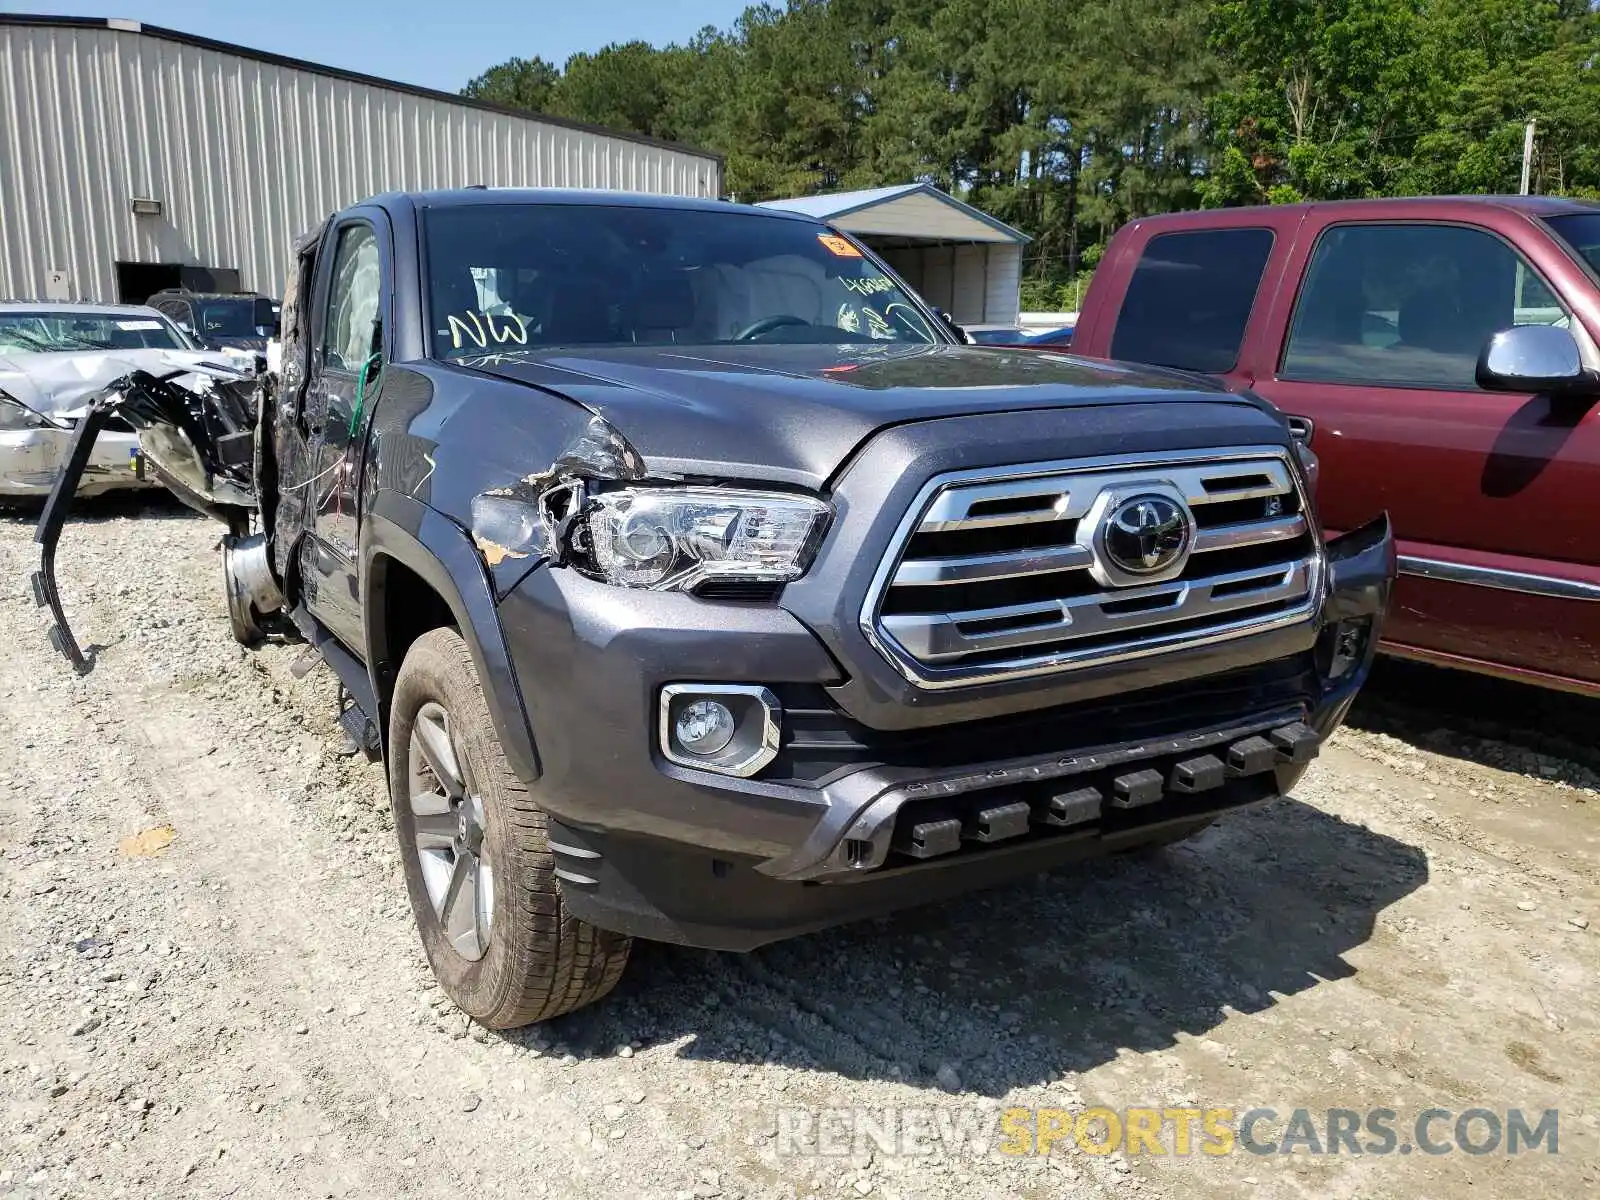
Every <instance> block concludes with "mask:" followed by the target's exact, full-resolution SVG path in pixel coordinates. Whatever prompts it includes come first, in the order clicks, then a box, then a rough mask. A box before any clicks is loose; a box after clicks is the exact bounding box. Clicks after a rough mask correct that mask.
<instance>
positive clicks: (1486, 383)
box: [1477, 325, 1600, 400]
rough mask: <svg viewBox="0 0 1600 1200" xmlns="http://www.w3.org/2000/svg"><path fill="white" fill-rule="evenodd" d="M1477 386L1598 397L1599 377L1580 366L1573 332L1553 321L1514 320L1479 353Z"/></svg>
mask: <svg viewBox="0 0 1600 1200" xmlns="http://www.w3.org/2000/svg"><path fill="white" fill-rule="evenodd" d="M1477 379H1478V386H1479V387H1481V388H1484V389H1485V390H1487V391H1491V392H1540V393H1543V394H1545V395H1548V396H1551V397H1562V398H1579V397H1581V398H1583V399H1588V400H1592V399H1595V398H1597V397H1600V378H1597V377H1596V374H1595V372H1593V371H1591V370H1589V369H1588V368H1587V367H1585V366H1584V365H1583V355H1582V353H1581V352H1580V351H1579V349H1578V340H1577V339H1576V338H1575V337H1573V336H1572V331H1571V330H1568V329H1561V328H1559V327H1557V326H1555V325H1517V326H1514V327H1512V328H1511V329H1502V330H1501V331H1500V332H1499V333H1497V334H1495V335H1494V336H1493V337H1492V338H1490V339H1489V344H1488V345H1487V346H1485V347H1484V348H1483V353H1482V354H1480V355H1479V356H1478V370H1477Z"/></svg>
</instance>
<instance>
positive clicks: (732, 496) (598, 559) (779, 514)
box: [572, 487, 832, 592]
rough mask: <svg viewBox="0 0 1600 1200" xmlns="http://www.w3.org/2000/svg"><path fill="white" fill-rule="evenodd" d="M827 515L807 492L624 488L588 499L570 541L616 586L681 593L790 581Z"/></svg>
mask: <svg viewBox="0 0 1600 1200" xmlns="http://www.w3.org/2000/svg"><path fill="white" fill-rule="evenodd" d="M831 514H832V509H831V508H829V506H828V505H827V504H826V503H824V502H823V501H821V500H817V499H814V498H812V497H809V496H791V495H784V494H781V493H776V492H747V491H734V490H732V489H723V488H695V487H682V488H622V489H619V490H617V491H610V492H600V493H597V494H595V495H593V496H591V497H590V500H589V504H588V506H587V507H586V508H585V509H584V511H583V514H582V516H581V517H580V518H579V520H580V524H579V526H578V527H577V528H576V529H575V531H574V539H573V542H572V545H573V549H574V552H575V553H576V555H577V558H578V565H579V566H580V567H582V568H583V569H584V570H585V571H586V573H588V574H590V575H593V576H594V577H596V578H598V579H603V580H605V581H606V582H607V583H612V584H616V585H618V586H619V587H630V588H651V589H655V590H657V591H685V592H686V591H693V590H694V589H695V588H696V587H697V586H698V585H700V584H701V583H704V582H706V581H709V580H727V579H737V580H744V581H749V582H754V583H787V582H789V581H790V580H792V579H798V578H799V577H800V576H801V575H803V574H805V570H806V568H807V567H808V566H810V565H811V558H812V556H813V555H814V554H815V553H816V549H817V545H818V544H819V543H820V542H821V540H822V534H823V532H824V531H825V530H826V529H827V524H828V518H829V516H830V515H831Z"/></svg>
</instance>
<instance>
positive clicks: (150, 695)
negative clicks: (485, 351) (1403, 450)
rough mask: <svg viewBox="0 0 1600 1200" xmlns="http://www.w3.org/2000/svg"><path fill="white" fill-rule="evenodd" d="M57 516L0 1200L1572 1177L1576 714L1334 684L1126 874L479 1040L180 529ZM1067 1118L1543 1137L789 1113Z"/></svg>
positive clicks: (1, 1065) (1591, 1086) (25, 695)
mask: <svg viewBox="0 0 1600 1200" xmlns="http://www.w3.org/2000/svg"><path fill="white" fill-rule="evenodd" d="M86 509H87V511H86V512H85V513H84V514H83V516H84V519H83V520H81V521H79V522H78V523H76V524H74V525H73V526H72V527H71V528H70V529H69V530H68V534H67V537H66V538H65V540H64V542H63V546H62V551H61V574H62V584H63V590H64V594H65V596H66V597H67V604H68V607H69V610H70V611H71V612H72V613H73V615H74V617H75V626H76V628H77V630H78V632H79V635H80V637H81V639H82V640H83V642H84V643H85V644H86V645H87V644H94V645H96V646H98V647H99V649H98V650H97V655H98V665H97V667H96V669H95V670H94V672H93V673H92V674H90V675H89V676H88V677H86V678H84V679H77V678H75V677H74V676H73V675H72V674H71V672H70V671H69V670H68V668H67V666H66V663H65V662H64V660H62V659H60V658H58V657H55V656H54V655H53V654H52V652H51V651H50V649H49V648H48V645H47V644H46V642H45V638H44V622H43V619H42V615H41V614H39V613H38V612H36V610H34V608H33V607H32V604H31V601H30V600H29V599H28V598H27V594H26V593H27V588H26V575H27V572H28V571H29V570H31V569H32V566H33V562H34V547H33V546H32V544H31V534H32V525H31V521H30V520H28V519H26V518H18V517H15V516H14V515H13V516H4V515H0V628H3V629H4V630H5V633H6V636H5V637H4V638H0V713H3V715H4V721H3V722H0V928H3V942H0V950H3V957H0V1006H3V1008H4V1010H5V1011H6V1013H7V1014H8V1017H7V1019H6V1020H5V1021H4V1022H3V1024H0V1194H13V1193H14V1194H17V1195H26V1196H35V1195H37V1196H60V1195H73V1196H78V1195H82V1196H103V1195H112V1196H119V1195H127V1196H140V1197H144V1196H180V1195H181V1196H187V1195H204V1196H263V1197H268V1196H270V1197H286V1196H318V1197H321V1196H436V1195H438V1196H443V1195H459V1194H462V1193H463V1192H470V1193H471V1194H474V1195H482V1196H502V1195H503V1196H524V1195H529V1194H532V1195H535V1196H597V1197H599V1196H606V1197H610V1196H635V1195H637V1196H652V1197H654V1196H665V1197H715V1196H726V1197H730V1198H734V1197H741V1196H744V1197H758V1196H759V1197H765V1196H795V1197H799V1196H817V1197H836V1196H846V1197H848V1196H883V1197H892V1196H900V1197H913V1196H923V1197H929V1198H933V1197H965V1196H974V1197H990V1196H992V1197H1011V1196H1030V1197H1032V1196H1038V1197H1044V1196H1062V1197H1067V1196H1085V1197H1101V1196H1139V1197H1161V1196H1173V1197H1201V1198H1209V1197H1217V1198H1219V1200H1220V1198H1221V1197H1233V1196H1237V1195H1239V1194H1242V1193H1246V1192H1248V1193H1251V1194H1255V1195H1261V1196H1265V1197H1297V1196H1310V1195H1317V1196H1366V1197H1418V1198H1420V1197H1433V1196H1441V1195H1446V1194H1449V1195H1461V1194H1466V1189H1467V1188H1468V1187H1469V1186H1470V1187H1471V1188H1472V1194H1474V1195H1480V1196H1483V1195H1490V1196H1495V1195H1505V1196H1511V1195H1515V1196H1518V1197H1530V1196H1564V1197H1566V1196H1578V1195H1583V1194H1595V1193H1596V1191H1597V1188H1600V1174H1597V1168H1596V1166H1595V1163H1596V1161H1597V1160H1596V1150H1597V1145H1600V1131H1597V1122H1600V1117H1597V1113H1600V1107H1597V1104H1596V1099H1595V1097H1596V1095H1597V1092H1600V1036H1597V1025H1600V1020H1597V1014H1596V1009H1595V1005H1594V1000H1593V998H1594V988H1595V984H1596V963H1597V947H1600V942H1597V940H1596V934H1597V931H1600V927H1597V926H1595V925H1591V924H1590V922H1591V921H1600V902H1597V886H1596V879H1597V872H1596V865H1597V860H1600V838H1597V832H1600V799H1597V798H1596V790H1595V789H1596V787H1597V785H1600V778H1597V775H1596V774H1595V767H1596V765H1600V764H1597V763H1596V762H1594V761H1592V760H1591V758H1590V755H1591V754H1592V753H1593V752H1592V750H1590V749H1586V748H1585V747H1586V746H1589V747H1592V745H1593V743H1594V738H1593V736H1592V731H1593V729H1594V728H1595V719H1594V718H1595V715H1596V708H1595V707H1594V706H1585V705H1583V704H1581V703H1579V702H1576V701H1571V702H1567V701H1562V702H1560V704H1559V705H1558V713H1557V717H1556V718H1550V719H1545V718H1543V717H1541V718H1540V720H1539V721H1538V727H1537V728H1527V727H1526V725H1524V726H1523V727H1521V728H1518V727H1517V726H1516V725H1515V724H1513V725H1512V726H1506V725H1504V724H1503V723H1497V720H1496V713H1495V712H1494V711H1492V709H1491V710H1489V711H1487V712H1483V711H1480V712H1477V713H1476V714H1465V715H1463V714H1460V713H1455V712H1451V713H1449V715H1448V717H1447V718H1441V717H1439V716H1437V715H1430V712H1433V713H1437V712H1440V711H1448V707H1449V706H1448V704H1447V703H1445V700H1444V699H1441V700H1440V701H1439V703H1438V704H1437V705H1434V707H1433V708H1432V709H1430V705H1433V704H1434V702H1433V701H1432V700H1431V699H1430V697H1429V696H1428V695H1427V694H1426V693H1427V690H1428V689H1429V688H1444V689H1447V690H1448V693H1449V694H1448V697H1447V699H1448V701H1449V702H1450V703H1458V702H1459V701H1460V699H1461V693H1460V692H1459V691H1458V689H1457V688H1456V687H1455V684H1454V681H1453V680H1452V679H1451V678H1450V677H1448V676H1429V677H1425V681H1424V682H1423V683H1422V684H1420V685H1414V686H1413V685H1408V686H1410V691H1409V694H1405V693H1406V692H1407V689H1406V688H1404V687H1402V688H1399V689H1398V691H1399V692H1400V693H1402V694H1399V695H1390V694H1389V693H1388V692H1387V691H1385V692H1384V694H1381V695H1379V696H1377V697H1376V698H1375V700H1374V701H1372V702H1369V703H1368V704H1367V705H1366V706H1365V707H1364V709H1363V713H1364V714H1365V715H1364V716H1362V717H1361V721H1362V723H1363V724H1364V726H1365V728H1356V729H1352V730H1348V731H1346V732H1345V733H1343V734H1341V735H1340V737H1339V738H1338V739H1337V741H1336V742H1335V744H1334V745H1333V746H1332V747H1331V748H1330V749H1329V750H1328V752H1327V753H1325V754H1324V756H1323V758H1322V759H1321V760H1320V761H1319V763H1318V765H1317V766H1316V767H1315V768H1314V770H1313V771H1312V773H1311V774H1310V775H1309V776H1308V777H1307V778H1306V780H1305V782H1304V784H1303V786H1302V788H1301V789H1300V791H1299V794H1298V795H1297V796H1295V797H1294V798H1293V799H1287V800H1283V801H1280V802H1277V803H1275V804H1273V805H1271V806H1269V807H1265V808H1262V809H1257V810H1254V811H1251V812H1248V813H1244V814H1239V815H1236V816H1234V817H1231V818H1228V819H1226V820H1224V821H1222V822H1220V823H1219V824H1218V825H1217V826H1215V827H1214V828H1212V829H1211V830H1208V831H1207V832H1206V833H1205V834H1204V835H1202V836H1201V837H1200V838H1199V839H1197V840H1196V841H1194V842H1192V843H1190V844H1188V845H1186V846H1184V847H1181V848H1178V849H1176V850H1172V851H1168V852H1166V853H1164V854H1162V855H1159V856H1157V857H1155V858H1154V859H1153V860H1152V859H1141V858H1121V859H1118V860H1115V861H1109V862H1102V863H1096V864H1091V865H1089V866H1087V867H1084V868H1081V869H1076V870H1073V871H1063V872H1060V873H1057V874H1054V875H1051V876H1048V877H1045V878H1042V879H1039V880H1033V881H1029V882H1027V883H1024V884H1022V885H1019V886H1016V887H1013V888H1010V889H1007V890H1003V891H999V892H994V893H990V894H987V895H983V896H979V897H975V898H969V899H965V900H961V901H957V902H953V903H949V904H945V905H942V906H938V907H934V908H929V909H926V910H922V911H917V912H912V913H907V914H904V915H901V916H897V917H894V918H892V919H887V920H881V921H874V922H868V923H866V924H863V925H860V926H856V927H851V928H846V929H842V930H837V931H833V932H829V933H824V934H819V935H815V936H812V937H807V938H803V939H799V940H796V941H793V942H790V943H786V944H783V945H779V946H775V947H771V948H768V949H766V950H762V951H759V952H757V953H755V954H751V955H745V956H737V955H724V954H712V953H703V952H697V951H687V950H681V949H676V948H670V947H660V946H645V947H641V948H640V950H639V951H638V952H637V953H636V956H635V960H634V963H633V965H632V967H631V968H630V970H629V973H628V976H627V977H626V978H625V980H624V982H623V984H622V986H621V988H620V989H619V991H618V992H617V993H616V994H615V995H614V996H612V997H611V998H610V999H608V1000H607V1001H605V1002H603V1003H602V1004H600V1005H598V1006H596V1007H595V1008H593V1009H591V1010H589V1011H586V1012H584V1013H580V1014H576V1015H574V1016H572V1017H569V1018H566V1019H564V1020H561V1021H559V1022H555V1023H552V1024H550V1025H547V1026H545V1027H542V1028H539V1029H535V1030H528V1031H521V1032H518V1033H515V1034H512V1035H509V1036H502V1035H496V1034H491V1033H488V1032H486V1031H484V1030H481V1029H477V1028H474V1027H471V1026H469V1025H468V1023H467V1022H466V1021H465V1020H464V1019H463V1018H462V1017H461V1016H460V1015H459V1014H457V1013H456V1012H454V1011H453V1010H452V1009H451V1008H450V1006H449V1005H448V1004H447V1003H446V1001H445V1000H444V998H443V996H442V995H441V994H440V993H439V992H438V990H437V989H436V988H434V987H433V985H432V983H431V980H430V978H429V976H428V973H427V970H426V967H425V964H424V962H423V959H422V955H421V952H420V948H419V944H418V942H417V939H416V936H415V934H414V932H413V929H412V925H411V919H410V915H409V911H408V909H407V906H406V901H405V892H404V886H403V883H402V879H401V873H400V867H399V861H398V858H397V855H396V852H395V847H394V842H393V836H392V832H391V822H390V818H389V815H388V811H387V806H386V800H385V796H384V789H383V780H382V775H381V772H380V769H379V768H378V767H376V766H372V765H369V764H367V763H365V762H364V761H361V760H357V761H350V760H347V759H343V758H340V757H338V756H337V755H336V754H335V753H334V750H335V747H336V744H337V736H336V733H335V730H334V728H333V724H332V713H333V699H334V685H333V682H332V679H331V676H330V675H329V673H328V672H327V671H326V670H325V669H321V668H319V669H318V670H315V671H313V672H311V673H310V674H309V675H308V676H307V677H306V678H305V679H303V680H295V679H294V678H293V676H292V675H291V674H290V670H289V668H290V665H291V663H293V662H294V660H295V659H296V658H297V657H298V656H299V654H300V651H299V650H298V649H297V648H293V647H268V648H266V649H263V650H260V651H256V652H245V651H242V650H240V649H239V648H238V647H236V646H235V645H234V644H233V643H232V641H231V640H230V639H229V636H228V631H227V624H226V621H225V619H224V616H223V612H222V604H221V595H220V586H219V585H220V568H219V565H218V557H217V554H216V551H215V542H216V532H217V528H218V527H217V526H215V525H213V524H210V523H208V522H205V521H203V520H200V519H196V518H192V517H190V516H188V515H186V514H185V513H184V511H183V510H181V509H177V508H174V507H172V506H170V505H166V504H161V503H156V502H151V501H141V502H133V501H127V502H121V501H115V500H112V501H107V502H100V503H96V504H92V505H86ZM1441 681H1442V682H1441ZM1418 692H1420V693H1422V694H1421V695H1419V694H1417V693H1418ZM1496 697H1497V698H1491V703H1492V704H1497V705H1498V706H1499V709H1500V714H1499V715H1500V716H1502V717H1503V716H1504V715H1505V714H1506V713H1514V714H1515V715H1516V716H1517V717H1519V718H1520V717H1523V716H1526V714H1527V712H1528V711H1529V710H1528V709H1527V707H1526V703H1525V699H1526V693H1523V692H1520V691H1517V690H1514V689H1505V688H1502V689H1501V690H1500V691H1499V692H1498V693H1496ZM1541 703H1542V701H1541ZM1561 720H1565V721H1567V722H1569V723H1570V724H1571V726H1572V727H1573V730H1574V734H1573V736H1572V737H1571V738H1570V739H1564V738H1563V737H1562V735H1561V732H1560V730H1559V729H1555V730H1554V732H1552V729H1553V728H1554V725H1558V724H1559V722H1560V721H1561ZM1091 1104H1105V1105H1109V1106H1111V1107H1113V1108H1123V1107H1127V1106H1141V1105H1150V1106H1156V1107H1163V1106H1165V1107H1173V1106H1180V1107H1181V1106H1194V1107H1202V1108H1209V1107H1214V1106H1215V1107H1227V1108H1232V1109H1234V1110H1236V1111H1238V1112H1241V1113H1242V1112H1243V1111H1245V1110H1248V1109H1251V1108H1255V1107H1271V1108H1274V1109H1276V1110H1278V1111H1279V1112H1280V1114H1283V1116H1284V1117H1285V1118H1287V1115H1288V1114H1289V1112H1290V1111H1291V1110H1293V1109H1296V1108H1306V1109H1310V1110H1313V1111H1314V1112H1316V1113H1317V1114H1318V1116H1317V1120H1318V1122H1319V1123H1320V1122H1321V1120H1322V1118H1321V1115H1320V1114H1321V1113H1322V1111H1323V1110H1326V1109H1328V1108H1330V1107H1338V1108H1350V1109H1357V1110H1366V1109H1369V1108H1372V1107H1386V1108H1391V1109H1394V1110H1396V1111H1397V1112H1398V1113H1400V1114H1402V1120H1401V1124H1402V1128H1404V1127H1405V1121H1406V1120H1408V1119H1409V1114H1415V1113H1417V1112H1419V1111H1421V1110H1423V1109H1427V1108H1429V1107H1435V1106H1436V1107H1439V1108H1444V1109H1448V1110H1451V1111H1452V1112H1457V1113H1459V1112H1461V1111H1464V1110H1466V1109H1469V1108H1473V1107H1483V1108H1489V1109H1496V1110H1501V1111H1503V1110H1505V1109H1507V1108H1511V1107H1521V1108H1523V1109H1524V1110H1526V1111H1529V1112H1536V1111H1537V1110H1542V1109H1545V1108H1549V1107H1554V1108H1559V1109H1560V1110H1561V1115H1560V1125H1559V1137H1560V1142H1559V1146H1560V1153H1559V1154H1557V1155H1550V1154H1548V1153H1545V1152H1543V1151H1542V1150H1541V1151H1540V1152H1537V1153H1532V1154H1525V1155H1523V1156H1520V1157H1510V1156H1507V1155H1506V1154H1504V1153H1494V1154H1489V1155H1482V1156H1476V1155H1470V1154H1466V1153H1462V1152H1459V1151H1458V1152H1456V1153H1452V1154H1447V1155H1441V1156H1437V1157H1435V1156H1431V1155H1422V1154H1413V1155H1409V1156H1406V1155H1400V1154H1393V1155H1388V1156H1374V1155H1370V1154H1368V1155H1364V1156H1360V1157H1353V1156H1351V1155H1349V1154H1348V1153H1346V1154H1340V1155H1332V1156H1314V1155H1310V1154H1306V1153H1295V1154H1292V1155H1273V1156H1258V1155H1254V1154H1246V1153H1242V1152H1236V1153H1234V1154H1232V1155H1228V1156H1223V1157H1210V1156H1203V1155H1190V1156H1182V1157H1180V1156H1171V1155H1168V1156H1162V1157H1156V1156H1153V1155H1150V1154H1136V1155H1124V1154H1122V1153H1120V1152H1119V1153H1116V1154H1112V1155H1109V1156H1099V1155H1090V1154H1086V1153H1083V1152H1082V1151H1081V1150H1079V1149H1078V1148H1076V1147H1075V1146H1071V1145H1070V1141H1071V1140H1070V1139H1068V1141H1067V1142H1063V1143H1061V1144H1060V1145H1058V1146H1057V1147H1056V1150H1055V1152H1054V1153H1052V1154H1050V1155H1048V1156H1043V1157H1040V1156H1032V1157H1021V1158H1019V1157H1012V1156H1007V1155H1005V1154H1001V1153H998V1152H997V1151H995V1150H994V1149H993V1148H991V1151H990V1152H989V1153H987V1154H982V1153H977V1152H975V1151H972V1150H970V1149H969V1151H967V1152H963V1153H958V1154H921V1155H917V1154H894V1153H885V1152H884V1151H883V1150H882V1149H881V1147H880V1148H877V1149H874V1148H873V1146H872V1144H871V1143H870V1142H868V1143H867V1144H866V1145H864V1146H861V1147H856V1148H854V1149H850V1148H846V1149H845V1151H844V1153H842V1154H839V1153H829V1154H803V1153H795V1152H794V1151H795V1149H796V1143H794V1142H793V1141H792V1140H791V1139H790V1138H789V1137H788V1133H789V1132H792V1131H793V1130H794V1129H795V1128H796V1127H797V1126H796V1125H795V1124H794V1122H795V1121H797V1120H801V1118H800V1117H797V1116H795V1115H794V1114H796V1113H806V1112H811V1111H815V1110H821V1109H833V1108H839V1107H843V1106H865V1107H868V1108H871V1109H875V1110H894V1111H896V1112H900V1113H902V1117H901V1118H900V1119H910V1118H908V1117H905V1116H904V1115H903V1114H904V1113H905V1112H910V1111H918V1112H922V1111H925V1110H934V1116H933V1118H932V1119H934V1120H936V1121H937V1120H946V1121H952V1122H956V1123H957V1124H959V1123H960V1122H961V1121H963V1120H967V1119H970V1118H971V1117H972V1115H973V1114H977V1115H978V1118H979V1119H980V1121H981V1122H986V1123H987V1124H986V1125H985V1126H984V1127H985V1128H990V1127H992V1126H993V1119H992V1117H991V1116H990V1115H989V1113H990V1110H991V1109H993V1108H995V1107H996V1106H1001V1107H1007V1106H1035V1107H1062V1108H1070V1109H1081V1108H1083V1107H1084V1106H1086V1105H1091ZM1445 1128H1448V1126H1446V1127H1445ZM1262 1130H1263V1136H1266V1135H1267V1134H1269V1133H1270V1132H1271V1129H1270V1127H1268V1126H1263V1127H1262ZM1169 1144H1170V1143H1169ZM833 1149H834V1150H837V1149H838V1147H837V1146H835V1147H833Z"/></svg>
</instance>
